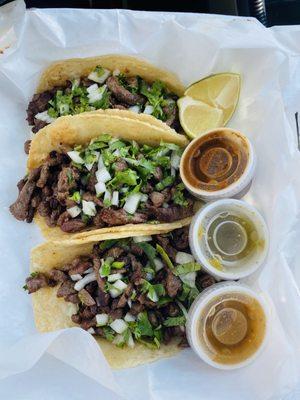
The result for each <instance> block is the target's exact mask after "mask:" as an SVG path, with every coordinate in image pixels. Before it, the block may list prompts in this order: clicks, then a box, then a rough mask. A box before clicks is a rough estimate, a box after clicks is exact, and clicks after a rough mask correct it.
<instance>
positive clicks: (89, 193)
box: [10, 111, 194, 240]
mask: <svg viewBox="0 0 300 400" xmlns="http://www.w3.org/2000/svg"><path fill="white" fill-rule="evenodd" d="M186 143H187V139H186V138H185V137H184V136H183V135H179V134H177V133H176V132H175V131H173V130H171V129H170V128H165V127H160V126H158V125H150V124H149V123H146V122H142V121H141V120H137V119H135V118H121V117H120V116H118V115H112V114H111V112H108V113H106V112H105V111H103V112H102V113H100V114H97V113H90V114H89V113H86V114H84V115H77V116H67V117H61V118H59V119H58V120H57V121H56V122H54V123H53V124H51V125H48V126H47V127H45V128H43V129H42V130H40V131H39V132H38V133H37V135H35V137H34V139H33V141H32V144H31V149H30V153H29V157H28V164H27V166H28V174H27V175H26V176H25V178H23V179H22V180H21V181H20V182H19V183H18V188H19V196H18V198H17V200H16V201H15V203H14V204H12V205H11V206H10V211H11V213H12V214H13V215H14V216H15V217H16V218H17V219H18V220H26V221H27V222H31V221H32V219H33V217H34V215H36V222H37V223H38V224H39V225H40V227H41V228H42V232H43V234H44V235H45V236H46V237H47V238H49V239H53V240H55V239H60V238H62V237H64V238H65V239H66V238H67V239H70V238H71V237H73V238H82V237H86V236H89V235H94V234H107V233H109V232H118V231H122V232H126V231H129V232H131V231H133V230H137V231H139V230H141V229H147V231H148V232H150V233H151V232H159V231H160V227H161V224H168V226H169V227H170V229H172V227H173V228H176V227H179V226H181V225H180V224H181V221H185V219H186V218H187V217H190V216H191V215H192V214H193V207H194V201H193V199H192V198H191V196H190V195H189V194H188V192H187V191H186V190H185V188H184V185H183V183H182V182H181V180H180V175H179V161H180V156H181V153H182V149H183V147H184V146H185V144H186ZM120 226H122V227H120ZM71 234H72V235H71ZM66 235H67V236H66Z"/></svg>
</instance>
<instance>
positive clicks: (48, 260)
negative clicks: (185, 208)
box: [30, 221, 188, 369]
mask: <svg viewBox="0 0 300 400" xmlns="http://www.w3.org/2000/svg"><path fill="white" fill-rule="evenodd" d="M187 222H188V221H186V222H185V224H187ZM170 230H171V229H170V227H164V228H162V229H161V231H160V232H157V233H167V232H169V231H170ZM144 234H145V232H144V231H134V232H129V231H127V232H123V234H122V235H121V236H120V235H118V234H117V233H111V234H108V235H94V236H93V237H90V238H88V239H84V240H73V241H63V242H47V243H44V244H42V245H39V246H37V247H35V248H34V249H33V250H32V252H31V266H30V271H31V272H44V273H47V272H49V271H50V270H51V269H53V268H57V269H59V268H60V266H62V265H63V264H66V263H69V262H71V261H72V260H73V259H74V258H75V257H77V256H80V255H87V254H90V253H91V251H92V248H93V245H94V244H95V243H97V242H99V241H101V240H107V239H112V238H120V237H130V236H141V235H144ZM56 291H57V288H56V287H54V288H50V287H47V288H42V289H40V290H38V291H37V292H35V293H33V294H32V302H33V310H34V318H35V324H36V327H37V329H38V331H40V332H50V331H54V330H57V329H63V328H69V327H73V326H78V325H76V324H74V323H73V322H72V320H71V315H72V314H74V313H76V305H74V304H72V303H68V302H66V301H65V300H64V299H62V298H58V297H56ZM96 340H97V342H98V344H99V346H100V347H101V350H102V351H103V353H104V355H105V357H106V359H107V361H108V363H109V364H110V366H111V367H112V368H116V369H120V368H129V367H134V366H137V365H140V364H145V363H148V362H152V361H155V360H158V359H161V358H165V357H170V356H172V355H174V354H176V353H177V352H178V351H180V348H179V347H178V346H177V344H178V339H177V341H176V340H174V341H173V342H171V343H170V344H168V345H161V347H160V349H157V350H152V349H149V348H147V347H146V346H144V345H142V344H140V343H136V345H135V347H134V348H129V347H124V348H123V349H121V348H118V347H116V346H115V345H113V344H112V343H110V342H109V341H107V340H105V339H103V338H97V339H96Z"/></svg>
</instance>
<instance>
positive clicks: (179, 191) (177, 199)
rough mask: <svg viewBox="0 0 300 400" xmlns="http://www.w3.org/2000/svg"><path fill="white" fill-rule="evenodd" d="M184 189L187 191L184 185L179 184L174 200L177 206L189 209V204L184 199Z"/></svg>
mask: <svg viewBox="0 0 300 400" xmlns="http://www.w3.org/2000/svg"><path fill="white" fill-rule="evenodd" d="M184 189H185V187H184V184H183V183H179V184H178V185H177V186H176V190H175V192H174V193H173V197H172V199H173V201H174V203H175V204H178V205H179V206H183V207H187V206H188V204H189V203H188V201H187V200H186V199H185V197H184V194H183V191H184Z"/></svg>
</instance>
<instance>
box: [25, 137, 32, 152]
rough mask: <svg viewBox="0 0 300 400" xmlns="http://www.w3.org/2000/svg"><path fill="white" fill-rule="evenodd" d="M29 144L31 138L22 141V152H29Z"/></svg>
mask: <svg viewBox="0 0 300 400" xmlns="http://www.w3.org/2000/svg"><path fill="white" fill-rule="evenodd" d="M30 145H31V140H26V142H25V143H24V152H25V154H29V150H30Z"/></svg>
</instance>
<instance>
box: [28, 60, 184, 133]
mask: <svg viewBox="0 0 300 400" xmlns="http://www.w3.org/2000/svg"><path fill="white" fill-rule="evenodd" d="M177 99H178V96H177V95H176V94H174V93H171V92H170V91H169V90H168V89H167V87H166V85H165V84H164V83H163V82H161V81H159V80H156V81H154V82H153V83H149V82H147V81H145V80H144V79H142V78H141V77H139V76H130V77H129V76H126V75H125V74H122V73H120V72H119V71H117V70H115V71H110V70H108V69H105V68H102V67H101V66H97V67H96V68H95V69H94V70H93V71H92V72H91V73H90V74H89V75H88V76H86V77H82V78H80V79H74V80H72V81H67V82H66V85H65V86H56V87H54V88H53V89H51V90H47V91H44V92H42V93H38V94H35V95H34V96H33V98H32V100H31V101H30V103H29V105H28V109H27V121H28V123H29V125H32V126H33V128H32V131H33V132H34V133H36V132H38V131H39V130H40V129H41V128H43V127H44V126H46V125H48V124H50V123H51V122H53V121H55V119H56V118H58V117H60V116H63V115H74V114H79V113H82V112H85V111H93V110H99V109H103V110H105V109H107V108H115V109H120V110H130V111H132V112H135V113H145V114H148V115H153V116H154V117H155V118H158V119H160V120H161V121H164V122H165V123H166V124H167V125H169V126H171V127H172V128H174V129H175V130H177V131H178V130H179V128H180V124H179V119H178V108H177V102H176V101H177Z"/></svg>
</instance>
